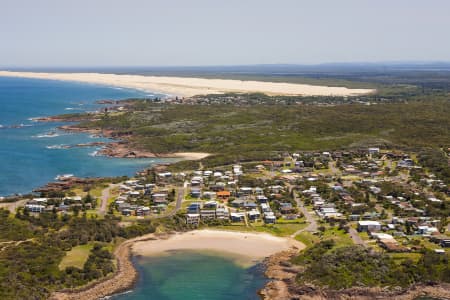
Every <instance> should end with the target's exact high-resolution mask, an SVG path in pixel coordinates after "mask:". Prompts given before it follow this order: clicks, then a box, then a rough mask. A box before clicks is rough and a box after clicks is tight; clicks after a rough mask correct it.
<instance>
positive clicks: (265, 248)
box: [132, 230, 305, 264]
mask: <svg viewBox="0 0 450 300" xmlns="http://www.w3.org/2000/svg"><path fill="white" fill-rule="evenodd" d="M304 247H305V246H304V245H303V244H302V243H300V242H297V241H295V240H291V239H289V238H280V237H275V236H273V235H270V234H266V233H247V232H232V231H222V230H195V231H190V232H186V233H178V234H175V235H172V236H170V237H169V238H168V239H166V240H148V241H141V242H139V241H138V242H136V243H134V244H133V246H132V252H133V254H135V255H143V256H151V255H161V254H164V253H169V252H170V251H173V250H208V251H214V252H221V253H227V254H230V255H233V256H234V257H236V258H237V261H238V262H239V263H242V264H251V263H252V262H255V261H261V260H262V259H264V258H266V257H269V256H271V255H273V254H275V253H278V252H280V251H285V250H288V249H292V248H297V249H298V250H301V249H303V248H304Z"/></svg>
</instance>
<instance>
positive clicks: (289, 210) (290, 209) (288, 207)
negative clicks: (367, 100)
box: [280, 202, 295, 215]
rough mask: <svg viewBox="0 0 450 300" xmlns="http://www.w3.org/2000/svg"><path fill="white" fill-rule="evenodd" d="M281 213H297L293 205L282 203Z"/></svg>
mask: <svg viewBox="0 0 450 300" xmlns="http://www.w3.org/2000/svg"><path fill="white" fill-rule="evenodd" d="M280 212H281V213H282V214H283V215H286V214H292V213H294V212H295V208H294V207H293V206H292V203H289V202H288V203H280Z"/></svg>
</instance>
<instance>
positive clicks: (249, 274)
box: [112, 251, 267, 300]
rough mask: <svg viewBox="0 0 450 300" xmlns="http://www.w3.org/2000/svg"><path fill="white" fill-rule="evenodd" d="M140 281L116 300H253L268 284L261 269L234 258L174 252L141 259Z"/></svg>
mask: <svg viewBox="0 0 450 300" xmlns="http://www.w3.org/2000/svg"><path fill="white" fill-rule="evenodd" d="M135 265H136V266H137V268H138V270H139V279H138V282H137V283H136V286H135V287H134V288H133V290H132V291H131V292H128V293H124V294H121V295H117V296H114V297H112V299H114V300H144V299H146V300H147V299H148V300H236V299H239V300H250V299H251V300H253V299H260V298H259V296H258V295H257V291H258V290H259V289H261V288H262V287H263V286H264V284H265V283H266V282H267V279H266V278H265V277H264V274H263V270H262V268H261V266H255V267H252V268H243V267H241V266H238V265H236V264H235V263H234V262H233V260H232V259H231V258H227V257H225V256H219V255H214V254H210V253H207V252H190V251H174V252H172V253H171V254H170V255H168V256H158V257H138V258H135Z"/></svg>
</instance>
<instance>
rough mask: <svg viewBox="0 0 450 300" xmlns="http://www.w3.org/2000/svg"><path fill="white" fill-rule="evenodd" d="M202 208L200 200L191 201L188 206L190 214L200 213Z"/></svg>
mask: <svg viewBox="0 0 450 300" xmlns="http://www.w3.org/2000/svg"><path fill="white" fill-rule="evenodd" d="M201 208H202V204H201V203H199V202H194V203H191V204H190V205H189V206H188V207H187V212H188V214H198V213H199V212H200V209H201Z"/></svg>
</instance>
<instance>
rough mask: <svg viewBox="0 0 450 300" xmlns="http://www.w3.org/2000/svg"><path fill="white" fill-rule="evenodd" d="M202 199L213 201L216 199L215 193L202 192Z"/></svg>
mask: <svg viewBox="0 0 450 300" xmlns="http://www.w3.org/2000/svg"><path fill="white" fill-rule="evenodd" d="M203 198H204V199H215V198H216V193H215V192H209V191H207V192H204V193H203Z"/></svg>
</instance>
